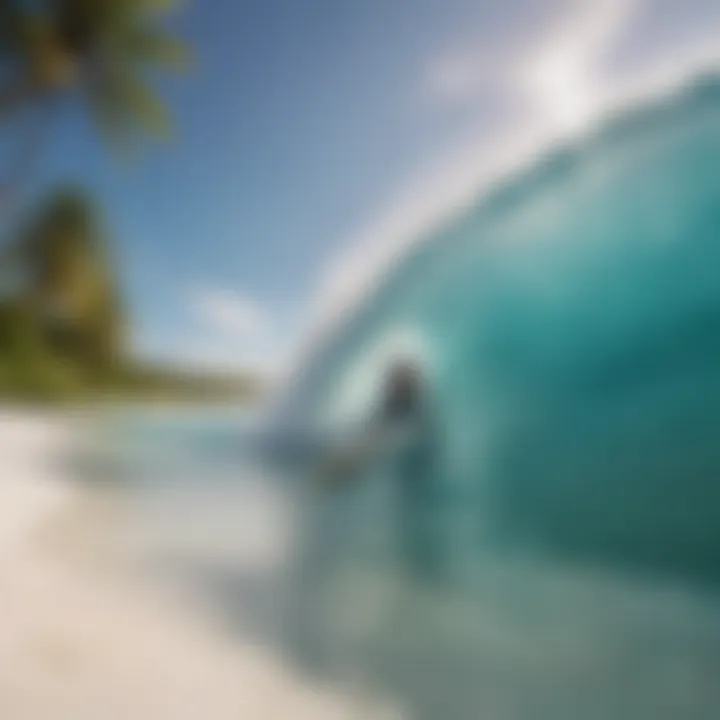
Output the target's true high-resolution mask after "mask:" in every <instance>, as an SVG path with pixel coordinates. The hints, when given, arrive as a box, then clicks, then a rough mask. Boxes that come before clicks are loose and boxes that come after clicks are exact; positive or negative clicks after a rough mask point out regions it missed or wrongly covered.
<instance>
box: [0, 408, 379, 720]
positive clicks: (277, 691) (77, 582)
mask: <svg viewBox="0 0 720 720" xmlns="http://www.w3.org/2000/svg"><path fill="white" fill-rule="evenodd" d="M77 434H78V429H77V428H76V427H75V426H74V415H73V414H71V415H69V416H68V417H67V419H64V418H63V417H62V415H61V413H59V412H57V413H56V412H53V413H51V414H50V413H43V412H40V411H38V412H34V411H33V412H23V413H18V412H17V411H15V410H12V411H9V410H3V411H0V500H1V501H2V502H1V503H0V507H2V508H3V509H2V512H3V513H4V517H3V518H2V521H0V587H1V588H2V594H1V595H0V606H2V607H3V612H2V613H1V614H0V634H1V635H2V636H3V638H4V640H3V643H2V646H0V717H3V718H7V720H97V719H98V718H103V720H127V718H130V717H132V718H134V720H197V718H201V717H207V718H211V719H212V720H224V718H227V719H228V720H237V718H240V717H242V718H248V720H254V718H258V720H266V719H267V720H272V719H276V720H285V719H287V720H305V719H306V720H324V719H325V718H327V720H343V719H345V718H347V719H348V720H349V719H350V718H357V717H363V718H368V719H369V718H371V717H378V715H376V714H375V713H371V712H369V709H368V708H364V709H363V710H362V711H360V714H358V712H359V711H358V708H357V707H352V706H354V705H355V703H353V702H350V698H349V697H348V696H346V695H339V694H337V693H335V692H331V691H330V690H329V689H325V688H316V687H312V686H311V685H310V684H309V682H307V681H305V680H304V679H302V678H300V677H298V676H296V675H295V673H294V672H293V671H292V670H291V669H290V668H289V667H288V666H286V665H285V664H284V663H283V662H282V659H281V658H280V657H276V656H274V655H273V654H272V653H271V652H270V651H269V649H266V648H263V647H257V646H252V645H250V644H244V643H242V642H241V641H239V642H235V641H233V642H230V640H229V639H227V638H224V637H222V636H221V635H218V634H217V633H214V632H213V631H212V630H211V629H210V628H208V627H206V626H205V625H204V624H203V623H202V622H201V620H200V619H199V618H197V617H194V616H193V615H192V614H191V613H190V612H189V611H188V610H187V609H186V608H183V607H181V606H180V604H179V603H173V602H172V600H171V598H170V597H165V596H161V595H159V594H158V593H153V592H151V591H150V589H149V588H146V587H143V586H142V584H141V583H138V582H135V580H134V579H133V578H132V577H131V576H129V575H126V574H125V573H124V572H123V571H122V570H121V569H120V568H119V567H116V566H115V563H114V560H113V558H112V553H111V551H108V549H107V548H108V544H107V543H106V541H107V540H108V539H107V538H103V537H101V535H102V534H103V531H102V526H103V522H102V516H99V517H98V515H97V513H98V512H102V511H100V510H98V506H97V505H94V504H93V502H92V498H91V497H90V496H91V493H90V492H89V490H87V489H86V488H84V487H83V486H82V485H81V484H74V483H73V479H72V477H71V476H70V473H71V471H70V469H69V468H66V467H65V465H64V464H63V460H64V457H65V456H66V455H67V454H68V453H69V452H71V451H72V449H73V448H74V447H75V446H74V445H73V444H74V443H75V442H76V441H77V440H78V437H77ZM58 463H59V464H58ZM110 544H111V541H110Z"/></svg>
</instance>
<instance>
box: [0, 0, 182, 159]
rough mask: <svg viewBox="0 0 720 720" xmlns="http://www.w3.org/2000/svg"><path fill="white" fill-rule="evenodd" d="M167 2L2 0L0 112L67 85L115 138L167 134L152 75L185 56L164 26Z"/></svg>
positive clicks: (65, 89) (179, 65)
mask: <svg viewBox="0 0 720 720" xmlns="http://www.w3.org/2000/svg"><path fill="white" fill-rule="evenodd" d="M172 9H173V3H172V2H159V1H153V0H38V1H37V2H27V1H26V0H2V2H0V63H1V64H2V66H3V68H4V69H5V72H4V73H3V75H2V79H0V116H1V115H2V113H3V111H5V112H9V111H11V110H14V109H16V108H18V107H20V106H27V105H29V104H32V103H37V102H39V101H42V100H43V99H45V98H47V97H49V96H53V95H57V94H59V93H61V94H68V93H71V94H74V95H75V96H76V97H78V98H79V99H81V100H82V101H84V102H85V104H86V106H87V108H88V110H89V112H90V114H91V115H92V117H93V118H94V119H95V121H96V123H97V124H98V127H99V128H100V130H101V132H102V133H103V134H104V135H105V136H107V137H108V138H109V139H110V140H111V141H112V142H113V143H114V144H119V145H121V146H123V147H125V146H127V145H128V143H132V142H134V141H135V140H137V139H138V137H139V136H141V135H142V134H146V133H151V134H155V135H157V134H160V135H165V134H167V131H168V129H169V121H168V117H167V114H166V112H165V109H164V106H163V104H162V102H161V101H160V99H159V98H158V97H157V95H156V94H155V92H154V90H153V89H152V82H151V81H152V75H153V73H154V72H155V71H156V70H158V69H165V70H168V69H169V70H178V69H183V68H185V67H187V66H188V64H189V63H190V59H191V53H190V50H189V49H188V47H187V46H186V45H185V44H184V43H183V42H182V41H181V40H179V39H178V38H175V37H173V36H171V35H168V34H167V33H166V32H165V31H164V30H163V27H162V20H163V16H164V15H165V14H166V13H167V12H168V11H170V10H172Z"/></svg>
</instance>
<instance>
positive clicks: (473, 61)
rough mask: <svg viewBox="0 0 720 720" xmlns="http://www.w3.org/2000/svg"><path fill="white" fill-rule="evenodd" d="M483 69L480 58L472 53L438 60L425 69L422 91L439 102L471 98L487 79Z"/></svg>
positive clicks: (448, 56)
mask: <svg viewBox="0 0 720 720" xmlns="http://www.w3.org/2000/svg"><path fill="white" fill-rule="evenodd" d="M484 67H485V65H484V63H483V62H482V60H481V58H479V57H477V56H476V54H474V53H472V52H466V53H456V54H453V55H447V56H444V57H441V58H438V59H436V60H433V61H432V62H431V63H430V64H429V65H428V67H427V70H426V79H425V83H424V85H425V87H424V90H425V91H426V94H427V95H429V96H430V97H431V98H432V99H433V100H437V101H440V102H446V101H448V100H462V99H465V98H467V97H470V96H473V95H474V94H476V93H477V91H478V89H479V88H480V86H481V85H482V83H483V81H484V80H485V79H486V77H487V74H486V72H483V68H484Z"/></svg>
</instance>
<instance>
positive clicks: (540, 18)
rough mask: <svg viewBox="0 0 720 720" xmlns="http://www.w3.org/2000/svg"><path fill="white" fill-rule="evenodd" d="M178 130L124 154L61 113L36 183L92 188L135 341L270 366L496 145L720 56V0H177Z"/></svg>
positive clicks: (141, 346) (166, 85)
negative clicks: (181, 50)
mask: <svg viewBox="0 0 720 720" xmlns="http://www.w3.org/2000/svg"><path fill="white" fill-rule="evenodd" d="M171 24H172V26H173V28H174V29H176V30H177V31H178V32H180V33H181V34H182V35H184V36H186V37H187V38H188V39H189V40H190V41H191V42H192V43H193V44H194V45H195V47H196V53H197V58H198V59H197V67H196V68H195V69H194V70H193V71H191V72H190V73H189V74H187V75H186V76H181V77H177V78H166V79H163V80H162V81H161V83H160V88H161V90H162V92H163V93H164V95H165V96H166V97H167V99H168V102H169V104H170V107H171V109H172V111H173V115H174V117H175V121H176V126H177V129H176V133H175V137H174V139H173V141H172V142H170V143H169V144H166V145H161V146H154V147H149V148H148V149H147V150H146V151H145V152H143V153H142V154H141V155H140V156H139V157H138V158H137V159H136V161H135V162H134V163H132V164H131V165H128V164H122V163H118V162H117V161H116V160H114V159H113V158H112V157H109V156H108V155H107V153H105V152H103V151H102V149H101V148H100V147H99V144H98V142H97V140H96V139H94V138H93V136H92V134H91V133H89V132H88V128H87V126H86V125H85V124H84V121H83V119H82V118H81V116H80V115H79V114H78V113H75V112H69V113H68V114H67V115H66V116H63V118H62V119H61V121H60V122H59V123H58V126H57V127H56V128H55V129H54V132H55V135H54V137H53V145H52V149H51V151H50V153H49V156H48V157H47V158H46V159H45V161H44V165H43V169H42V172H41V173H40V175H39V177H38V187H39V186H47V185H50V184H52V183H53V182H55V181H57V180H61V179H71V180H73V181H79V182H82V183H84V184H87V185H88V186H90V187H92V188H93V189H94V191H95V192H96V193H97V195H98V196H99V197H100V198H101V199H102V201H103V202H104V204H105V206H106V209H107V213H108V216H109V220H110V223H111V227H112V228H113V231H114V235H115V239H116V247H117V250H116V254H117V255H118V258H119V260H120V265H121V272H122V282H123V285H124V287H125V288H126V292H127V295H128V298H129V302H130V309H131V312H132V317H133V327H134V341H135V344H136V346H137V348H138V350H139V351H141V352H142V353H144V354H146V355H149V356H152V357H159V358H164V359H175V360H178V361H188V362H197V363H207V364H211V365H222V366H238V367H239V366H243V365H245V364H266V363H276V362H277V361H278V359H279V358H281V357H284V356H287V354H288V353H289V352H290V350H291V349H292V348H293V347H294V346H295V345H296V344H297V343H298V341H299V339H300V338H301V337H302V335H303V333H304V332H305V328H306V325H307V324H308V322H309V319H310V318H311V317H313V316H314V315H317V314H318V313H320V314H322V312H323V311H324V310H323V308H329V309H330V310H333V309H336V308H337V307H339V306H341V305H343V304H344V303H345V302H346V301H347V298H348V297H349V296H350V295H352V293H351V292H349V291H348V288H350V287H351V286H356V287H362V286H363V284H364V283H366V282H367V278H368V277H370V276H371V275H372V274H373V273H374V272H377V268H378V267H379V266H381V265H382V263H383V262H385V261H386V260H387V257H388V254H389V253H392V252H395V251H397V249H398V248H400V247H401V245H402V241H403V239H405V238H409V237H412V236H413V235H415V234H417V233H418V232H419V231H421V230H422V229H423V228H424V227H426V226H427V225H428V224H429V223H432V222H433V221H434V220H435V219H436V218H437V217H438V216H439V215H440V214H441V213H443V212H445V211H447V210H448V208H450V207H452V206H453V205H454V204H456V203H457V202H459V201H461V200H462V199H463V198H466V197H468V196H470V195H472V194H473V193H475V192H477V190H478V188H479V187H480V186H481V185H482V184H483V183H484V182H486V181H487V180H488V179H489V178H490V177H491V174H492V172H493V168H495V166H496V161H498V158H500V157H501V156H503V154H502V153H500V152H499V151H500V149H501V148H505V149H507V148H512V149H513V150H514V151H515V152H516V153H518V154H527V153H529V152H531V148H532V146H533V142H538V143H541V142H543V140H542V138H546V137H553V136H555V135H557V134H562V133H565V132H571V131H575V130H576V129H577V128H580V127H582V126H584V125H585V124H587V122H589V121H590V119H591V118H592V117H595V116H596V115H598V114H601V113H602V111H603V109H605V108H606V106H608V105H610V104H612V102H613V101H617V100H618V99H620V98H622V99H624V98H625V97H627V96H632V95H633V93H637V92H639V91H642V90H643V89H644V88H646V87H651V86H655V85H657V86H662V85H664V84H671V83H672V82H674V81H675V80H676V77H675V76H676V75H678V74H681V73H685V72H687V71H688V69H690V68H693V67H695V66H702V65H705V64H707V62H708V61H709V60H712V59H717V57H718V55H717V54H716V53H715V47H716V46H718V45H720V43H718V42H717V38H718V37H719V36H720V3H718V2H717V0H712V1H710V0H708V1H704V0H684V1H683V2H678V0H592V1H590V2H582V1H581V0H569V1H568V0H564V1H561V0H503V1H502V2H500V1H499V0H496V1H494V2H491V1H489V0H251V1H248V0H194V2H193V1H192V0H188V2H187V7H186V8H185V9H184V10H183V11H182V12H180V13H178V14H177V16H176V17H174V18H173V19H172V21H171Z"/></svg>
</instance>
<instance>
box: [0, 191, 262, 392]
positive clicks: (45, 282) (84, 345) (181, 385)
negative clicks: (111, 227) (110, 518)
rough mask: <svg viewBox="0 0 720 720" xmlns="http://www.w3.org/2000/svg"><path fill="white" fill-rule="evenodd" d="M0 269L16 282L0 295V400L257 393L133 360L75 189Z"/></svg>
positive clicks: (36, 222)
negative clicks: (0, 397)
mask: <svg viewBox="0 0 720 720" xmlns="http://www.w3.org/2000/svg"><path fill="white" fill-rule="evenodd" d="M0 267H1V268H2V269H4V270H5V271H6V273H7V274H8V275H11V276H13V277H14V278H15V279H16V282H15V283H14V284H11V285H10V287H12V288H13V289H12V291H6V293H5V297H0V396H3V397H12V398H16V399H23V400H28V399H30V400H53V401H61V400H75V399H78V398H92V397H98V396H103V397H105V396H115V397H118V396H119V397H123V398H127V397H135V398H154V399H160V400H166V399H183V400H208V399H213V400H229V399H233V398H235V399H248V398H250V397H253V396H254V395H256V394H257V391H258V389H259V388H258V386H257V384H256V383H255V382H253V381H252V380H251V379H249V378H237V377H218V376H213V375H207V374H200V373H192V372H187V371H183V370H181V369H177V368H175V369H170V368H166V367H158V366H151V365H147V364H139V363H137V362H135V361H133V360H132V358H131V357H130V356H129V352H128V348H127V347H125V342H124V339H125V335H126V332H125V313H124V311H123V302H122V296H121V293H120V290H119V287H118V282H117V279H116V277H115V273H114V268H113V264H112V261H111V254H110V252H109V249H108V247H107V232H106V229H105V224H104V222H103V218H102V214H101V213H100V211H99V209H98V208H97V207H96V205H95V203H94V202H93V200H92V198H91V197H90V196H88V195H87V194H86V193H84V192H82V191H81V190H78V189H73V188H62V189H59V190H56V191H55V192H53V193H51V194H50V195H49V196H48V197H47V198H46V199H45V201H44V202H42V203H41V204H40V205H39V206H38V207H37V208H36V209H34V211H33V212H32V213H31V215H30V217H29V218H28V219H27V221H26V222H24V223H23V224H22V227H21V229H20V230H19V231H18V233H17V234H16V236H15V237H14V238H13V241H12V243H11V244H10V246H9V247H8V248H7V252H6V254H5V258H4V261H3V260H0Z"/></svg>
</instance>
